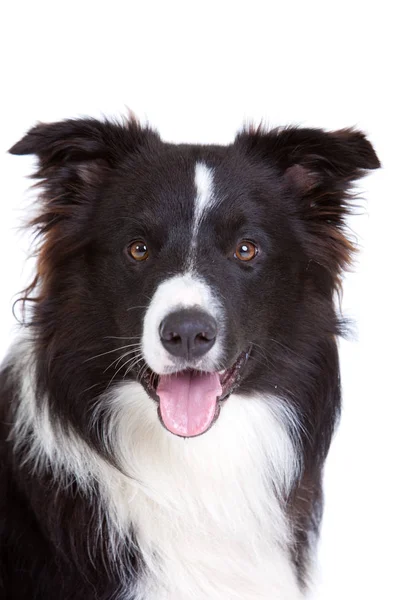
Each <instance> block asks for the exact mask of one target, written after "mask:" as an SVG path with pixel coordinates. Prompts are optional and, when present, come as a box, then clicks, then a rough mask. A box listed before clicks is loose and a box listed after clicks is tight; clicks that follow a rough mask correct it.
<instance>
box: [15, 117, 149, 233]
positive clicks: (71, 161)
mask: <svg viewBox="0 0 400 600" xmlns="http://www.w3.org/2000/svg"><path fill="white" fill-rule="evenodd" d="M154 140H159V137H158V135H157V134H156V133H155V132H153V131H151V130H149V129H147V128H142V127H140V125H139V124H138V123H137V122H136V121H135V120H134V119H133V118H130V119H127V120H125V121H123V122H121V123H116V122H112V121H98V120H96V119H69V120H66V121H60V122H58V123H48V124H45V123H40V124H39V125H37V126H36V127H34V128H33V129H31V130H30V131H29V132H28V133H27V134H26V135H25V136H24V137H23V138H22V139H21V140H20V141H19V142H17V143H16V144H15V145H14V146H13V147H12V148H10V150H9V152H10V153H11V154H19V155H20V154H35V155H36V156H37V157H38V159H39V160H38V169H37V171H36V172H35V173H34V174H33V175H32V177H33V178H35V179H39V180H40V181H39V183H38V184H37V185H38V186H39V187H40V188H41V189H42V195H41V200H42V211H41V214H40V215H39V216H38V217H37V218H36V219H35V221H34V222H33V225H35V226H37V227H38V229H39V233H45V232H46V231H47V230H48V229H50V228H52V227H54V226H55V225H57V224H59V223H60V222H62V221H71V220H73V217H75V216H78V217H79V218H78V219H75V222H76V221H80V222H82V221H83V219H82V218H81V216H82V213H83V212H85V210H86V211H88V210H89V208H90V206H91V205H92V201H93V199H94V198H95V196H96V193H97V190H98V189H99V188H100V186H102V185H103V184H104V182H105V180H106V179H107V177H108V175H109V173H110V172H111V171H112V169H113V168H115V166H116V165H117V164H119V162H121V160H123V158H124V157H126V156H127V155H130V156H132V155H134V154H135V153H138V152H140V150H141V149H143V147H146V146H147V145H148V144H150V142H151V141H154Z"/></svg>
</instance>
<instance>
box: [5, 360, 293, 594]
mask: <svg viewBox="0 0 400 600" xmlns="http://www.w3.org/2000/svg"><path fill="white" fill-rule="evenodd" d="M19 366H21V367H24V369H23V373H21V374H20V381H21V394H20V403H19V406H18V408H17V414H16V422H15V427H14V432H13V437H14V440H15V443H16V445H17V446H18V443H19V442H20V441H21V440H24V439H26V436H27V435H28V434H29V433H28V432H29V430H30V429H31V428H32V429H33V436H31V437H30V439H31V445H30V453H29V454H30V457H31V458H30V460H32V461H34V465H35V468H36V469H40V468H41V465H45V464H48V461H50V462H51V464H52V467H53V472H54V473H55V475H56V476H58V477H59V479H60V483H61V484H62V480H63V477H64V476H65V474H68V473H72V474H73V476H74V478H76V480H77V482H78V484H79V485H81V486H82V488H83V489H85V488H86V489H87V490H88V492H89V493H90V489H91V488H92V486H93V482H94V481H97V484H98V485H99V486H100V490H101V495H102V500H103V506H104V510H105V514H106V517H107V522H108V524H109V534H110V542H111V548H110V551H111V552H114V556H115V564H116V565H117V564H118V558H119V551H120V545H121V543H126V542H127V538H129V537H130V536H131V534H132V531H133V532H134V533H135V540H136V542H135V543H137V545H138V549H139V550H140V552H141V554H142V556H143V564H144V567H143V568H142V569H141V570H140V573H139V580H138V583H137V584H136V585H135V586H134V587H133V584H132V581H133V580H134V578H135V579H137V574H136V573H135V574H134V573H132V572H131V570H130V569H129V565H122V564H121V565H120V576H121V593H120V594H119V596H118V600H133V599H134V600H299V599H301V598H302V597H303V596H302V594H301V592H300V590H299V588H298V585H297V582H296V578H295V575H294V572H293V568H292V565H291V562H290V559H289V556H288V551H287V546H288V542H289V540H290V531H289V527H288V524H287V523H286V521H285V518H284V512H283V510H282V505H281V503H280V501H279V497H280V496H281V497H283V496H284V495H285V491H286V490H287V489H288V487H289V486H290V484H291V481H292V480H293V477H294V476H295V474H296V471H297V468H298V465H297V463H296V452H295V448H294V445H293V443H294V442H293V440H294V439H295V433H296V423H295V422H294V420H293V415H292V414H291V413H290V412H289V411H288V409H287V408H285V405H284V404H283V403H282V402H281V401H280V400H279V399H278V398H274V397H267V398H257V397H255V398H247V397H240V396H238V395H232V396H231V397H230V398H229V399H228V400H227V401H226V403H225V405H224V406H223V408H222V411H221V415H220V417H219V419H218V421H217V422H216V423H215V425H214V426H213V427H212V428H211V429H210V431H208V432H207V433H205V434H204V435H202V436H200V437H198V438H191V439H187V440H185V439H181V438H178V437H176V436H174V435H172V434H171V433H169V432H168V431H166V430H164V429H163V427H162V426H161V424H160V422H159V420H158V417H157V410H156V405H155V403H154V402H153V401H152V400H150V399H149V398H148V396H147V395H146V393H145V392H144V390H143V388H142V387H141V386H140V385H139V384H136V383H124V384H122V385H120V386H118V387H117V388H116V389H115V390H114V391H113V392H112V393H111V394H110V395H109V396H108V397H106V398H104V397H103V398H102V399H100V401H99V410H101V411H102V412H103V411H104V410H105V411H107V413H108V416H109V418H108V419H107V420H106V422H107V428H106V430H104V431H103V433H102V436H103V439H104V443H105V445H108V446H109V447H110V451H111V452H113V453H114V454H115V455H117V457H118V459H119V461H120V463H121V464H122V466H123V468H124V471H125V473H127V474H129V476H126V475H123V474H122V473H121V472H120V471H118V470H116V469H114V468H112V467H110V466H109V465H108V464H107V463H105V462H104V461H103V460H102V459H100V458H99V456H98V455H97V454H95V453H94V452H93V451H92V450H91V449H90V448H89V447H88V446H87V445H86V444H85V443H84V442H83V441H81V440H80V439H79V438H77V437H76V436H75V435H74V434H73V433H72V432H70V433H69V434H68V435H66V434H65V432H63V431H62V430H57V431H56V430H55V429H54V424H51V422H50V419H49V415H48V412H47V408H46V403H45V405H44V407H43V410H42V411H40V412H38V411H37V408H36V402H35V398H34V394H33V386H32V375H31V372H30V365H29V364H28V363H26V362H25V365H24V364H23V361H21V362H20V363H19ZM29 435H30V434H29ZM27 459H29V456H28V457H27ZM57 473H58V475H57Z"/></svg>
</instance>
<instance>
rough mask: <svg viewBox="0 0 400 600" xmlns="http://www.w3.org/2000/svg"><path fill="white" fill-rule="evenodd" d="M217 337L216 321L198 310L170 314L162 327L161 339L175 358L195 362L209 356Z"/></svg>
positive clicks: (162, 323)
mask: <svg viewBox="0 0 400 600" xmlns="http://www.w3.org/2000/svg"><path fill="white" fill-rule="evenodd" d="M216 337H217V323H216V321H215V319H214V318H213V317H212V316H211V315H209V314H208V313H206V312H204V311H203V310H198V309H185V310H179V311H176V312H173V313H170V314H169V315H167V316H166V317H165V319H164V320H163V321H162V322H161V325H160V339H161V343H162V345H163V346H164V348H165V349H166V350H168V352H169V353H170V354H172V355H173V356H178V357H180V358H185V359H186V360H193V359H195V358H200V357H202V356H204V354H207V352H208V351H209V350H210V349H211V348H212V347H213V345H214V343H215V340H216Z"/></svg>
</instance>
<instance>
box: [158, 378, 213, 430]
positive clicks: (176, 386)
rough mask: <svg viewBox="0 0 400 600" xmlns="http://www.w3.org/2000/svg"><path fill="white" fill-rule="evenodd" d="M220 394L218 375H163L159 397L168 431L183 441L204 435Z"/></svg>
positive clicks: (162, 416) (159, 384)
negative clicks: (179, 436) (186, 438)
mask: <svg viewBox="0 0 400 600" xmlns="http://www.w3.org/2000/svg"><path fill="white" fill-rule="evenodd" d="M221 394H222V387H221V383H220V380H219V375H218V373H201V374H197V373H194V372H192V371H182V373H175V374H173V375H161V376H160V380H159V383H158V387H157V395H158V397H159V398H160V411H161V418H162V420H163V423H164V425H165V427H166V428H167V429H169V431H171V433H175V434H177V435H181V436H184V437H191V436H194V435H199V434H200V433H204V431H207V429H208V428H209V427H210V425H211V423H212V421H213V418H214V415H215V411H216V408H217V398H218V396H220V395H221Z"/></svg>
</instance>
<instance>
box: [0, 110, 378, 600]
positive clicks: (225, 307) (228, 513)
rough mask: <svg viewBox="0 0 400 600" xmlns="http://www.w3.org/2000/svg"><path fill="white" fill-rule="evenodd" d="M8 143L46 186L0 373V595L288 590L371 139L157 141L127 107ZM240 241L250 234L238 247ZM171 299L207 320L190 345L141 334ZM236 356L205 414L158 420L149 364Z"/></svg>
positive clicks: (174, 367)
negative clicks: (352, 216) (208, 326)
mask: <svg viewBox="0 0 400 600" xmlns="http://www.w3.org/2000/svg"><path fill="white" fill-rule="evenodd" d="M11 152H13V153H14V154H28V153H29V154H30V153H34V154H36V155H37V156H38V159H39V168H38V171H37V173H36V175H35V176H36V177H38V178H39V180H40V182H39V183H40V186H41V189H42V194H41V206H40V209H39V211H38V216H37V217H36V219H35V220H34V223H33V226H34V227H35V228H36V230H37V234H38V236H39V240H40V247H39V255H38V268H37V276H36V278H35V280H34V281H33V283H32V285H31V286H30V287H29V288H28V289H27V290H26V293H25V295H24V297H23V301H24V305H25V309H26V318H25V325H26V327H25V328H24V330H23V332H22V333H21V336H20V339H19V340H18V341H17V343H16V344H15V346H14V347H13V348H12V349H11V351H10V353H9V356H8V358H7V359H6V361H5V363H4V365H3V369H2V373H1V380H0V391H1V402H0V416H1V438H0V440H1V441H0V443H1V447H0V452H1V463H0V464H1V481H2V485H1V488H0V542H1V544H0V591H1V593H2V595H3V596H4V597H5V598H13V599H15V600H28V599H29V600H31V599H32V598H38V599H39V598H40V599H41V600H50V599H51V600H55V599H60V600H69V599H71V600H72V599H73V600H79V599H80V598H82V599H87V598H96V599H99V600H100V599H101V600H109V599H115V600H191V599H192V600H206V599H207V600H235V599H238V600H239V599H243V598H246V600H256V599H260V600H261V599H265V598H269V599H271V600H272V599H276V600H297V599H301V598H302V597H304V595H305V594H306V592H307V589H308V587H309V584H310V579H311V576H312V563H313V558H314V556H315V549H316V548H315V545H316V540H317V537H318V529H319V523H320V519H321V514H322V491H321V477H322V470H323V465H324V461H325V458H326V455H327V452H328V449H329V445H330V442H331V437H332V433H333V431H334V428H335V425H336V422H337V418H338V415H339V411H340V383H339V369H338V358H337V347H336V337H337V336H338V335H339V334H340V331H341V324H340V321H339V319H338V317H337V315H336V314H335V309H334V294H335V292H336V291H337V290H338V288H339V286H340V275H341V272H342V270H343V269H344V268H345V267H346V266H347V265H348V264H349V262H350V260H351V253H352V250H353V247H352V245H351V244H350V242H349V240H348V238H347V237H346V232H345V227H344V219H345V216H346V214H347V213H348V211H349V210H350V208H349V205H350V202H351V195H350V194H349V192H350V190H351V185H352V182H353V181H355V180H356V179H357V178H359V177H360V176H362V175H363V173H364V172H365V170H366V169H374V168H377V167H378V166H379V162H378V159H377V157H376V155H375V153H374V151H373V149H372V146H371V145H370V143H369V142H368V141H367V140H366V139H365V137H364V136H363V134H361V133H359V132H357V131H354V130H350V129H348V130H342V131H338V132H333V133H328V132H324V131H322V130H314V129H297V128H286V129H277V130H273V131H270V132H267V131H263V130H261V129H258V130H250V131H243V132H241V133H240V134H239V135H238V136H237V138H236V140H235V142H234V143H233V144H231V145H230V146H227V147H220V146H187V145H178V146H174V145H172V144H167V143H164V142H162V141H161V140H160V138H159V136H158V134H157V133H155V132H154V131H152V130H149V129H145V128H143V127H141V126H140V125H139V124H137V123H136V122H134V121H133V120H131V121H127V122H124V123H121V124H118V123H112V122H109V121H106V122H99V121H96V120H91V119H82V120H70V121H64V122H61V123H54V124H49V125H43V124H40V125H38V126H37V127H35V128H34V129H32V130H31V131H30V132H29V133H28V134H27V135H26V136H25V137H24V138H23V139H22V140H21V141H20V142H18V143H17V144H16V145H15V146H14V147H13V148H12V149H11ZM135 240H145V242H146V245H147V246H148V248H149V257H148V259H147V260H145V261H143V262H136V263H135V261H133V260H132V257H131V256H130V254H129V247H130V244H131V243H132V242H133V241H135ZM241 240H250V241H251V242H252V243H253V242H254V243H255V244H256V246H257V249H258V253H257V255H256V256H255V257H254V260H251V261H249V262H248V263H247V262H241V261H240V260H238V258H237V253H235V248H237V245H238V244H240V241H241ZM29 304H32V307H31V308H29ZM188 308H189V309H191V308H196V310H200V309H201V310H202V311H204V312H207V314H210V315H212V316H213V318H214V319H215V320H216V322H217V323H218V335H217V340H216V342H215V344H214V346H213V347H212V348H211V350H210V351H209V352H208V353H207V354H205V356H204V357H202V358H201V359H200V360H198V361H197V362H188V361H186V362H185V361H183V359H182V360H181V359H179V360H177V359H176V357H173V356H172V355H169V353H168V351H167V350H166V349H165V347H163V345H162V343H161V341H160V337H159V333H158V332H159V330H160V323H161V321H162V319H163V318H164V316H165V315H168V314H170V313H171V312H173V311H176V310H186V309H188ZM242 355H243V356H244V355H246V357H247V361H246V362H245V363H244V364H243V366H241V367H240V372H239V370H238V372H239V376H238V377H236V378H235V382H234V383H235V385H234V387H232V389H231V390H230V392H231V393H230V396H229V397H228V398H227V399H226V400H224V401H223V403H222V405H221V407H220V412H219V417H218V418H217V419H216V421H215V423H214V424H213V425H212V427H211V428H210V429H209V430H208V431H206V432H205V433H204V434H203V435H201V436H199V437H194V438H189V439H183V438H180V437H178V436H175V435H173V434H171V433H170V432H169V431H167V429H166V428H164V427H163V426H162V424H161V422H160V418H159V414H158V410H157V397H156V395H155V394H154V393H153V392H154V391H155V390H156V383H155V382H156V381H157V379H158V378H159V377H160V376H161V375H164V374H168V373H172V372H174V371H180V370H186V369H199V370H202V371H212V372H226V370H227V372H229V369H232V368H233V367H232V365H235V364H238V360H239V359H238V357H241V356H242ZM240 364H242V363H240ZM239 377H240V378H239Z"/></svg>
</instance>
